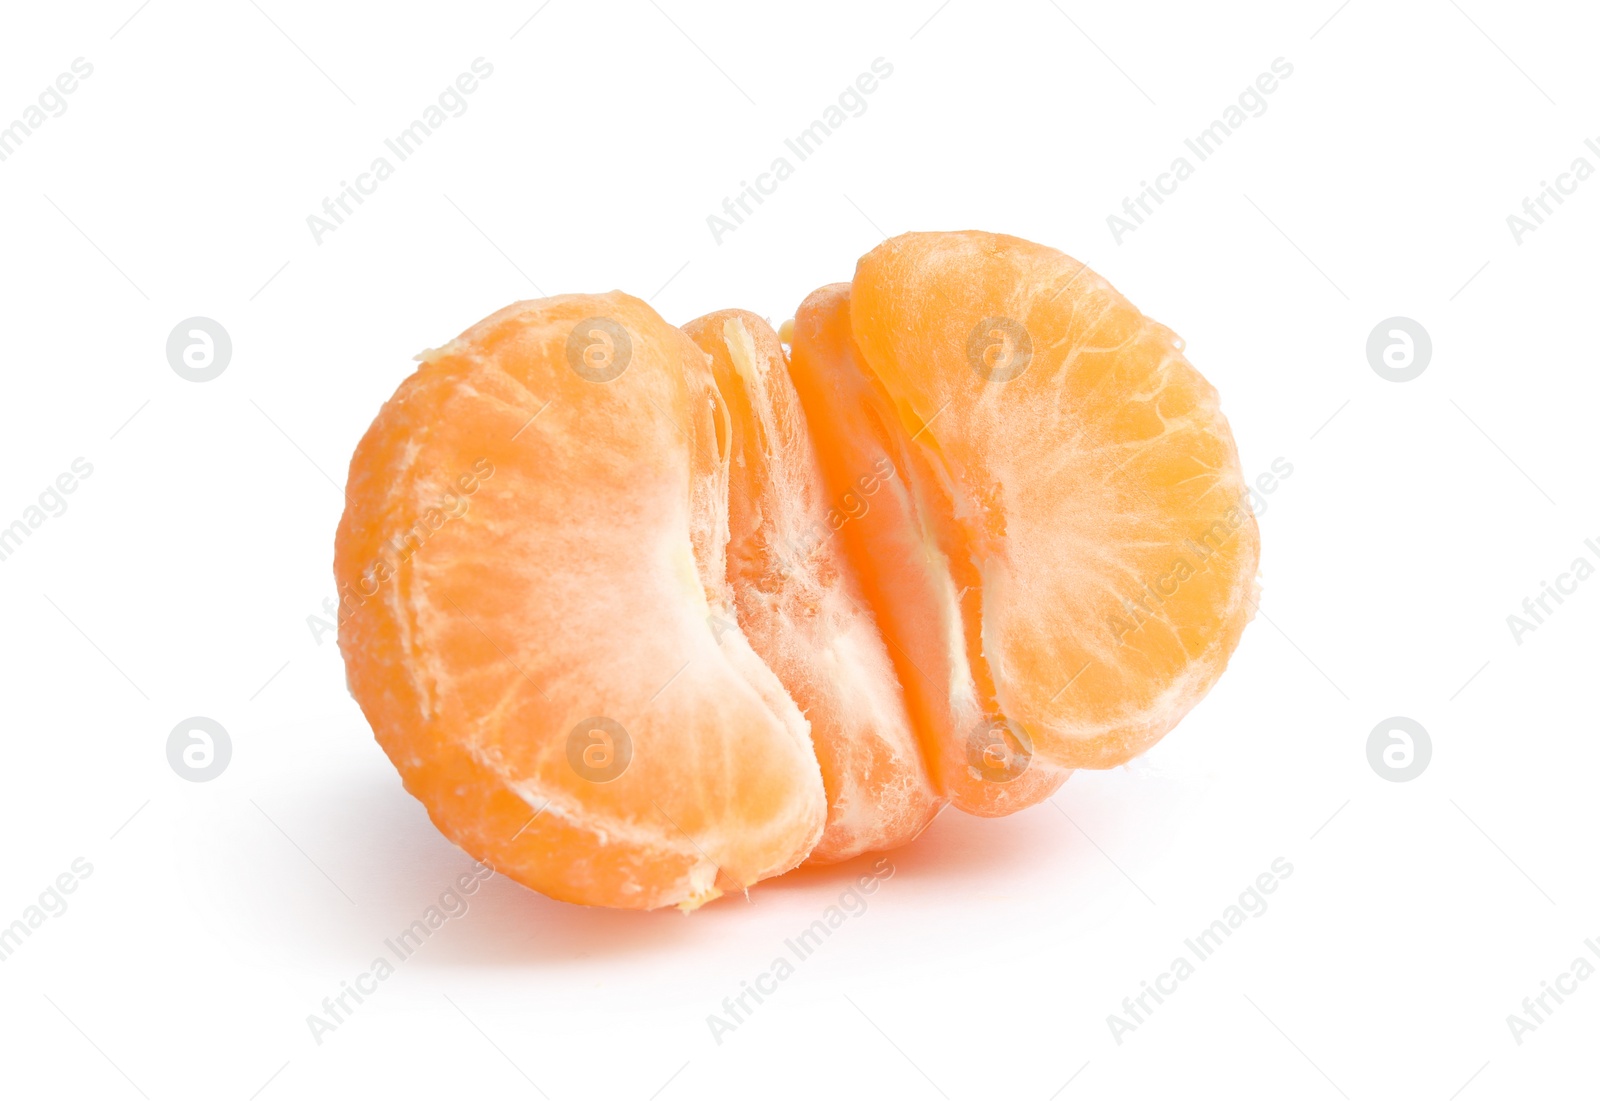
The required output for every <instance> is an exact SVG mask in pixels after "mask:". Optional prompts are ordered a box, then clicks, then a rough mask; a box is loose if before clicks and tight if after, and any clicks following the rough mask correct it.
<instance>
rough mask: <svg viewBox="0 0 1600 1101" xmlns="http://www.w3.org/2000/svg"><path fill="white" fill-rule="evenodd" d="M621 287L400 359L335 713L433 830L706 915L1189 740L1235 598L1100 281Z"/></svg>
mask: <svg viewBox="0 0 1600 1101" xmlns="http://www.w3.org/2000/svg"><path fill="white" fill-rule="evenodd" d="M786 333H788V334H789V335H790V341H791V342H792V344H791V347H790V349H788V350H787V351H786V349H785V347H784V342H783V341H781V340H780V338H779V336H778V334H777V333H775V332H774V331H773V330H772V329H771V327H770V326H769V325H768V324H767V323H766V322H765V321H764V320H762V319H761V318H759V317H757V316H756V315H754V314H751V313H747V312H745V311H739V310H725V311H720V312H717V313H713V314H709V315H707V316H705V317H702V318H700V319H698V320H696V321H693V322H691V323H689V324H688V325H686V326H684V328H683V329H681V330H680V329H678V328H674V327H673V326H672V325H670V324H668V323H667V322H666V321H664V320H663V319H662V318H661V317H660V316H658V315H657V314H656V313H655V311H654V310H652V309H651V308H650V307H649V306H648V305H647V304H646V303H644V302H642V301H640V300H639V299H636V298H633V297H631V296H628V295H625V294H622V293H621V292H613V293H611V294H605V295H564V296H559V297H555V298H546V299H539V300H536V301H530V302H521V303H517V304H515V305H513V306H510V307H507V308H506V309H504V310H501V311H500V312H499V313H496V314H494V315H492V316H490V317H488V318H486V319H485V320H483V321H481V322H479V323H478V324H477V325H475V326H473V327H472V328H471V329H469V330H467V331H466V332H465V333H463V334H462V335H461V336H459V337H457V338H456V339H455V340H454V341H452V342H451V343H449V344H447V345H446V346H444V347H442V348H439V349H435V350H432V351H429V352H427V353H424V354H423V355H422V356H420V357H419V359H420V361H421V363H420V366H419V367H418V370H417V371H416V373H415V374H413V375H412V376H411V377H410V378H408V379H406V380H405V381H404V382H403V383H402V384H401V385H400V388H399V389H398V391H397V392H396V393H395V395H394V397H393V398H391V399H390V401H389V402H388V403H387V404H386V405H385V406H384V407H383V409H382V411H380V413H379V414H378V417H377V419H376V420H375V421H374V422H373V424H372V426H371V427H370V428H369V429H368V431H367V433H366V435H365V436H364V437H363V439H362V440H361V442H360V444H359V445H358V446H357V448H356V451H355V454H354V456H353V458H352V460H351V464H350V476H349V481H348V488H347V494H346V497H347V506H346V510H345V513H344V516H343V517H342V519H341V521H340V525H339V530H338V533H337V536H336V542H335V555H334V571H335V577H336V580H337V582H338V584H339V592H340V627H339V644H340V649H341V651H342V653H343V655H344V658H345V663H346V670H347V676H348V680H349V684H350V688H351V691H352V694H353V695H354V696H355V698H356V700H357V701H358V702H359V704H360V705H361V707H362V710H363V712H364V713H365V715H366V717H367V719H368V721H369V723H370V724H371V726H372V728H373V730H374V732H375V733H376V735H377V738H378V741H379V743H380V745H381V746H382V747H383V749H384V751H385V752H386V753H387V754H388V756H389V757H390V759H391V760H392V761H393V762H394V764H395V766H396V767H397V768H398V770H399V772H400V774H401V777H402V779H403V781H404V783H405V785H406V787H407V789H408V790H409V791H410V792H411V793H412V794H413V795H415V796H416V797H417V798H418V799H419V800H420V801H421V802H422V803H423V805H424V806H425V807H426V808H427V810H428V813H429V815H430V816H431V818H432V819H433V821H434V823H435V824H436V825H437V826H438V828H439V829H440V830H441V831H442V832H443V833H444V834H445V835H446V836H448V837H450V838H451V839H452V840H453V841H455V842H456V843H457V844H458V845H460V846H461V847H462V848H463V849H465V850H466V851H467V852H468V853H470V854H471V855H473V856H474V857H476V858H478V859H480V860H482V861H484V862H486V863H488V864H489V865H491V866H493V867H494V868H495V869H496V870H497V871H499V872H501V873H502V874H505V875H508V876H510V877H512V878H514V879H516V880H518V881H519V882H521V883H523V884H525V885H527V886H529V887H532V888H533V889H535V890H538V891H541V892H543V893H545V894H547V895H550V896H552V897H554V898H558V899H563V900H566V901H570V902H577V903H584V904H589V905H604V906H615V907H627V908H635V909H652V908H656V907H661V906H668V905H677V906H680V907H682V908H684V909H693V908H696V907H698V906H700V905H702V904H704V903H705V902H707V901H709V900H710V899H713V898H715V897H717V896H718V895H720V894H722V893H724V892H726V891H729V890H739V889H743V888H746V887H748V886H749V885H750V884H752V883H755V882H757V881H759V880H761V879H764V878H768V877H770V876H774V875H778V874H781V873H782V872H784V871H787V870H789V869H790V868H793V867H795V866H796V865H797V864H799V863H801V862H802V861H805V860H808V859H809V860H812V861H818V862H826V861H835V860H842V859H846V858H848V857H850V856H853V855H856V854H858V853H861V852H865V851H870V850H878V849H885V848H891V847H894V846H896V845H900V844H904V843H905V842H907V841H909V840H911V839H912V838H913V837H915V836H916V835H917V834H918V833H919V832H920V831H921V830H922V829H923V828H925V827H926V826H927V824H928V822H929V821H931V819H932V818H933V817H934V816H935V815H936V814H937V813H938V811H939V810H940V809H941V808H942V807H943V806H944V805H946V803H953V804H954V805H956V806H957V807H958V808H959V809H962V810H965V811H968V812H971V813H975V814H982V815H997V814H1006V813H1010V812H1012V811H1015V810H1018V809H1020V808H1022V807H1025V806H1028V805H1030V804H1032V803H1035V802H1038V801H1039V800H1041V799H1044V798H1046V797H1048V796H1049V795H1050V794H1051V793H1053V792H1054V791H1055V790H1056V789H1057V788H1058V787H1059V786H1060V785H1061V783H1062V782H1063V781H1064V780H1065V779H1066V778H1067V776H1068V775H1070V772H1071V770H1072V769H1074V768H1080V767H1090V768H1105V767H1109V766H1111V765H1115V764H1118V763H1120V762H1122V761H1125V760H1127V759H1128V758H1130V757H1131V756H1133V755H1135V754H1137V753H1139V752H1141V751H1143V750H1144V749H1145V748H1147V747H1148V746H1149V745H1151V744H1152V743H1153V742H1154V741H1155V740H1156V739H1158V738H1160V737H1161V736H1162V735H1163V734H1164V733H1166V731H1167V730H1169V729H1170V728H1171V727H1172V726H1173V725H1174V724H1175V723H1176V722H1177V721H1178V720H1179V719H1180V718H1181V717H1182V716H1183V714H1184V713H1185V712H1187V710H1188V709H1189V708H1190V707H1192V706H1193V705H1194V704H1195V702H1197V701H1198V700H1199V698H1200V697H1201V696H1202V695H1203V694H1204V693H1205V691H1206V690H1207V689H1209V687H1210V686H1211V684H1212V683H1214V682H1215V680H1216V678H1217V677H1218V676H1219V675H1220V674H1221V672H1222V669H1223V667H1224V666H1225V665H1226V663H1227V659H1228V657H1229V655H1230V654H1231V653H1232V651H1233V649H1234V647H1235V646H1236V645H1237V643H1238V640H1239V637H1240V632H1241V631H1242V630H1243V627H1244V624H1245V622H1246V621H1247V620H1248V619H1249V615H1250V610H1251V609H1252V608H1253V605H1254V585H1255V580H1254V578H1255V571H1256V564H1257V558H1258V554H1259V536H1258V533H1257V530H1256V526H1255V522H1254V518H1253V516H1252V515H1251V514H1250V511H1249V509H1248V508H1247V507H1246V506H1245V505H1244V504H1243V495H1244V485H1243V481H1242V478H1241V477H1240V473H1239V463H1238V456H1237V453H1236V451H1235V449H1234V445H1233V440H1232V436H1231V434H1230V432H1229V429H1228V425H1227V422H1226V421H1225V420H1224V418H1223V417H1222V414H1221V412H1220V410H1219V409H1218V405H1217V398H1216V394H1215V391H1214V390H1212V388H1211V387H1210V386H1209V385H1208V384H1207V383H1206V382H1205V380H1204V379H1202V378H1201V377H1200V375H1199V374H1198V373H1197V372H1196V371H1195V370H1194V369H1193V368H1192V367H1191V366H1190V365H1189V364H1188V362H1187V360H1185V359H1184V358H1183V355H1182V353H1181V345H1180V343H1179V342H1178V341H1177V340H1176V338H1175V337H1174V336H1173V334H1172V333H1171V332H1170V331H1168V330H1166V329H1165V328H1163V327H1161V326H1160V325H1157V324H1156V323H1155V322H1152V321H1150V320H1149V319H1147V318H1145V317H1144V316H1143V315H1142V314H1140V313H1139V311H1138V310H1137V309H1135V308H1134V307H1133V306H1131V305H1130V304H1129V303H1128V302H1127V300H1126V299H1124V298H1122V297H1121V296H1120V295H1119V294H1117V292H1116V291H1114V290H1113V289H1111V287H1110V286H1109V285H1108V284H1106V283H1105V281H1104V280H1102V279H1100V278H1099V277H1098V276H1095V275H1094V274H1093V273H1092V272H1089V271H1088V269H1087V268H1085V267H1084V266H1083V265H1081V264H1079V263H1077V262H1076V261H1074V260H1072V259H1071V258H1069V257H1067V256H1065V255H1064V254H1062V253H1059V252H1056V251H1055V250H1052V249H1048V248H1045V247H1043V246H1040V245H1034V244H1031V243H1029V242H1026V241H1022V240H1020V239H1017V238H1012V237H1004V236H999V235H994V234H986V233H976V232H969V233H937V234H907V235H905V236H903V237H898V238H894V239H892V240H890V241H887V242H885V243H884V244H883V245H881V246H879V247H878V248H876V249H874V250H873V251H872V252H871V253H869V254H867V256H865V257H863V258H862V259H861V261H860V263H859V264H858V266H857V269H856V274H855V278H854V280H853V282H851V283H849V284H836V285H833V286H830V287H824V288H822V289H821V290H819V291H817V292H816V293H814V294H813V295H811V296H810V297H809V298H807V299H806V301H805V302H804V303H803V304H802V305H801V307H800V309H799V310H798V311H797V314H796V317H795V319H794V322H793V327H792V330H789V329H788V328H787V327H786Z"/></svg>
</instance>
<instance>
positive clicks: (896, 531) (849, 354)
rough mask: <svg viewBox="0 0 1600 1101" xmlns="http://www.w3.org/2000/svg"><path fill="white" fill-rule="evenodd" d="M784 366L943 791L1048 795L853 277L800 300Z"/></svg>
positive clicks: (938, 490)
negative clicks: (1012, 714) (858, 330)
mask: <svg viewBox="0 0 1600 1101" xmlns="http://www.w3.org/2000/svg"><path fill="white" fill-rule="evenodd" d="M790 374H791V375H792V377H793V379H794V385H795V389H796V390H797V391H798V392H799V395H800V399H801V402H802V403H803V404H804V406H805V408H806V412H807V415H808V416H809V418H810V421H811V424H812V426H813V429H812V430H813V433H814V435H815V439H816V445H817V453H818V454H819V455H820V456H821V459H822V467H823V471H824V475H825V477H826V479H827V482H828V486H829V489H830V491H831V492H832V494H833V496H834V497H835V498H836V499H837V500H839V501H840V502H841V503H842V504H843V505H844V509H845V512H844V521H843V522H842V523H841V524H840V526H839V531H838V537H839V541H840V542H841V543H842V544H843V546H844V547H845V549H846V553H847V554H848V556H849V558H850V561H851V562H852V563H854V564H855V566H856V568H857V570H858V571H859V574H860V576H861V579H862V586H863V588H864V590H865V592H866V593H867V595H868V598H869V600H870V602H871V604H872V606H873V607H874V608H875V609H877V612H878V617H879V622H880V623H881V624H882V627H883V632H884V636H885V637H886V638H887V639H888V640H889V641H890V643H891V652H892V654H893V655H894V657H895V659H896V660H895V667H896V669H897V670H898V671H899V674H900V680H901V683H902V684H903V685H904V686H905V691H906V698H907V700H908V702H909V703H910V705H911V710H912V714H913V715H914V716H915V721H916V726H917V732H918V736H919V738H920V740H921V742H922V745H923V752H924V754H925V756H926V758H927V760H928V761H929V762H930V765H931V768H932V771H933V773H934V775H935V777H936V779H937V781H938V783H939V785H940V787H941V789H942V790H943V791H944V793H945V794H946V795H947V796H948V797H949V798H950V800H951V802H952V803H954V804H955V806H957V807H958V808H960V809H961V810H964V811H967V812H969V813H972V814H980V815H987V816H994V815H1002V814H1009V813H1011V812H1012V811H1015V810H1020V809H1021V808H1023V807H1026V806H1028V805H1030V804H1032V803H1036V802H1038V801H1039V800H1040V799H1044V798H1046V797H1048V796H1049V795H1050V794H1051V793H1052V792H1054V791H1055V790H1056V789H1057V788H1059V787H1060V786H1061V784H1062V782H1063V781H1065V780H1066V778H1067V776H1068V772H1067V771H1066V770H1063V769H1059V768H1054V767H1051V766H1050V765H1048V764H1047V763H1045V762H1043V761H1040V762H1037V764H1035V763H1034V762H1033V761H1031V760H1030V747H1029V746H1028V745H1027V744H1026V742H1025V740H1024V738H1025V735H1023V736H1022V737H1019V736H1018V732H1017V731H1015V730H1013V729H1012V728H1011V727H1010V726H1009V725H1008V724H1006V722H1005V720H1004V717H1003V716H1002V715H1000V714H999V713H998V712H997V710H996V704H995V697H994V691H993V687H992V685H990V684H989V683H988V681H987V677H986V676H984V667H983V661H982V653H981V650H979V651H975V646H976V643H977V640H976V639H975V638H969V637H968V636H967V633H966V632H967V623H968V620H969V618H970V614H969V613H966V612H964V611H963V609H971V608H975V607H976V606H977V601H978V600H979V591H978V590H979V585H980V583H981V578H980V577H979V575H978V573H977V571H976V570H975V569H974V568H973V564H972V562H971V560H970V556H969V554H968V551H967V549H966V548H965V547H964V546H962V545H960V543H959V540H960V535H961V533H960V530H959V528H957V526H956V525H955V524H954V522H953V519H952V516H951V503H950V501H949V498H948V496H947V495H946V494H945V493H944V490H943V487H942V486H941V485H940V484H939V482H938V481H937V479H936V478H935V477H934V476H933V471H932V469H931V468H930V466H929V464H928V461H927V457H926V456H925V455H924V454H923V453H922V451H921V450H920V448H919V446H918V442H917V441H916V440H913V439H912V438H911V433H910V432H908V431H907V430H906V429H905V427H904V426H903V425H902V424H901V422H900V420H899V418H898V417H897V416H896V415H895V412H894V407H893V405H892V404H891V403H890V401H889V398H888V395H887V394H886V393H885V392H884V389H883V386H882V385H881V384H880V383H879V382H878V381H877V379H876V378H875V377H874V376H873V374H872V372H871V371H870V370H868V369H867V367H866V365H865V363H864V362H863V361H862V359H861V356H860V353H859V351H858V350H857V349H856V345H855V341H854V339H853V337H852V336H851V329H850V285H849V284H848V283H836V284H834V285H832V286H828V287H823V288H822V289H821V290H818V291H815V292H813V293H812V294H811V296H810V297H808V298H807V299H806V300H805V301H804V302H803V303H801V305H800V309H799V310H798V311H797V312H796V314H795V319H794V344H793V350H792V356H791V362H790ZM975 673H976V674H977V675H976V676H975ZM980 678H981V680H980Z"/></svg>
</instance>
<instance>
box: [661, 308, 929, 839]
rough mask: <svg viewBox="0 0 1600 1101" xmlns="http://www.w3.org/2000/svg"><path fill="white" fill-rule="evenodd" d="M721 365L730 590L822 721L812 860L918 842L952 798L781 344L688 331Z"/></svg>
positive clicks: (757, 638) (743, 621) (756, 329)
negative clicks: (942, 788) (910, 699)
mask: <svg viewBox="0 0 1600 1101" xmlns="http://www.w3.org/2000/svg"><path fill="white" fill-rule="evenodd" d="M683 329H684V332H686V333H688V334H689V336H690V338H691V339H693V340H694V342H695V343H696V344H697V345H699V347H700V348H701V349H702V350H704V351H705V352H706V353H707V354H708V355H710V357H711V368H712V373H713V375H714V377H715V380H716V384H717V389H718V390H719V391H720V393H721V394H722V397H723V400H724V401H725V402H726V404H727V409H728V417H729V422H730V428H731V440H730V443H731V446H730V449H729V451H730V454H729V462H728V524H729V539H728V554H727V570H728V582H729V584H730V585H731V586H732V588H733V599H734V605H735V609H736V611H737V613H738V616H737V618H738V621H739V625H740V627H741V628H742V629H743V630H744V633H745V635H746V637H747V638H749V640H750V645H751V646H752V647H753V648H754V649H755V651H756V653H757V654H759V655H760V656H761V658H762V660H764V661H765V662H766V663H767V665H768V667H770V668H771V669H772V671H773V672H774V673H776V674H777V676H778V679H779V680H780V681H781V682H782V683H783V685H784V687H785V688H787V689H788V690H789V693H790V695H791V696H792V697H793V699H794V701H795V703H796V705H798V706H799V708H800V710H801V711H802V712H804V713H805V715H806V718H807V719H809V720H810V722H811V739H812V744H813V745H814V746H815V747H816V752H817V760H818V763H819V764H820V765H821V767H822V778H823V782H824V784H825V786H826V789H827V793H828V824H827V828H826V829H825V830H824V831H823V834H822V839H821V841H819V842H818V843H817V847H816V848H815V849H814V850H812V853H811V857H810V859H811V860H812V861H815V862H818V863H825V862H832V861H838V860H844V859H847V858H849V857H852V856H856V855H859V854H860V853H863V852H868V851H872V850H878V849H888V848H894V847H896V846H898V845H901V844H904V843H905V842H907V841H909V840H911V839H912V838H913V837H915V836H916V835H917V834H918V833H920V832H921V830H922V828H923V827H924V826H926V825H927V824H928V822H929V820H931V819H932V818H933V816H934V814H935V813H937V812H938V809H939V807H940V806H942V805H943V802H944V801H943V800H942V799H941V798H940V797H939V796H938V794H937V793H936V792H935V790H934V788H933V785H932V784H931V783H930V781H929V779H928V776H927V773H926V770H925V769H924V766H923V763H922V754H921V750H920V748H919V745H918V741H917V737H916V735H915V734H914V733H913V731H912V728H911V720H910V716H909V715H908V714H907V712H906V703H905V697H904V694H903V693H902V691H901V688H900V680H899V678H898V676H897V675H896V670H895V668H894V666H893V664H892V663H891V661H890V659H889V654H888V650H887V648H886V646H885V645H884V641H883V638H882V636H881V635H880V634H879V631H878V626H877V623H876V621H875V619H874V617H873V616H872V614H871V612H869V611H868V610H867V608H866V607H865V604H864V601H863V597H862V595H861V592H860V588H859V585H858V584H857V581H856V578H855V574H854V571H853V570H852V568H851V566H850V563H849V562H848V561H847V560H846V559H845V556H844V553H843V551H842V549H841V548H840V546H839V545H838V543H837V542H836V541H835V539H834V534H835V529H836V525H837V524H838V523H839V522H840V521H841V518H843V517H845V516H846V515H847V514H846V513H844V512H841V511H840V509H841V508H848V507H849V506H848V504H847V503H846V502H844V501H843V500H834V499H833V498H832V497H831V496H830V493H829V487H828V486H826V485H824V483H823V479H822V473H821V470H820V469H819V467H818V463H817V454H816V441H815V439H814V437H813V433H812V430H811V429H810V427H809V426H808V425H807V421H806V414H805V412H804V410H802V408H801V406H800V402H799V399H798V398H797V397H796V395H795V390H794V386H793V385H792V384H791V383H790V381H789V372H788V363H787V360H786V358H785V356H784V353H783V346H782V344H781V343H780V342H779V340H778V334H777V333H775V332H773V330H772V328H771V327H770V326H769V325H768V324H767V323H766V322H765V321H764V320H762V319H761V318H759V317H757V316H756V315H754V314H752V313H748V312H745V311H742V310H723V311H719V312H717V313H713V314H708V315H706V316H705V317H702V318H699V319H697V320H695V321H692V322H690V323H689V324H687V325H685V326H684V327H683Z"/></svg>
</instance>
